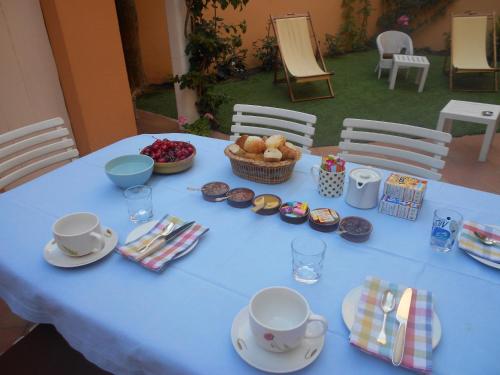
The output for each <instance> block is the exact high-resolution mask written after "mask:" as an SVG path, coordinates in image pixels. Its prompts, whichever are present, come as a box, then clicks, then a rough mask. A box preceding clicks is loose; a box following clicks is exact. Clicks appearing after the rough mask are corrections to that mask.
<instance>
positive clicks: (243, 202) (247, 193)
mask: <svg viewBox="0 0 500 375" xmlns="http://www.w3.org/2000/svg"><path fill="white" fill-rule="evenodd" d="M226 196H228V197H229V198H228V199H227V203H228V204H229V205H230V206H232V207H236V208H246V207H249V206H251V205H252V201H253V198H254V197H255V193H254V192H253V190H250V189H248V188H235V189H231V190H229V191H228V192H227V194H226Z"/></svg>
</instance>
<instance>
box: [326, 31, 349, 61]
mask: <svg viewBox="0 0 500 375" xmlns="http://www.w3.org/2000/svg"><path fill="white" fill-rule="evenodd" d="M325 42H326V55H327V56H330V57H334V56H339V55H343V54H344V53H345V50H344V49H343V47H342V46H341V45H340V43H339V35H338V34H337V35H332V34H325Z"/></svg>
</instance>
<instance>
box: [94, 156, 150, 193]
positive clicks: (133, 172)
mask: <svg viewBox="0 0 500 375" xmlns="http://www.w3.org/2000/svg"><path fill="white" fill-rule="evenodd" d="M153 166H154V160H153V159H152V158H150V157H149V156H147V155H141V154H135V155H123V156H119V157H117V158H115V159H113V160H110V161H108V162H107V163H106V166H105V167H104V168H105V170H106V174H107V175H108V177H109V179H110V180H111V181H113V182H114V183H115V184H116V185H117V186H119V187H121V188H122V189H127V188H129V187H132V186H136V185H143V184H145V183H146V181H148V180H149V178H150V177H151V174H152V173H153Z"/></svg>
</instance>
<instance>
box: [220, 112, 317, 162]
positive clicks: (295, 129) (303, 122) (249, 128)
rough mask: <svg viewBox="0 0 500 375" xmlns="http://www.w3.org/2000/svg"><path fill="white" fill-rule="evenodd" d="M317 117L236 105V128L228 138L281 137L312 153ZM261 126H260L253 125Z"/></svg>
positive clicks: (232, 127) (234, 123)
mask: <svg viewBox="0 0 500 375" xmlns="http://www.w3.org/2000/svg"><path fill="white" fill-rule="evenodd" d="M315 124H316V116H314V115H310V114H308V113H302V112H297V111H291V110H288V109H281V108H273V107H263V106H260V105H248V104H236V105H235V106H234V115H233V125H232V126H231V132H232V133H233V135H231V137H230V138H229V139H230V140H231V141H235V140H236V139H238V137H239V136H240V135H241V134H249V135H267V136H271V135H273V134H281V135H283V136H285V138H286V139H287V140H288V141H290V142H292V143H294V144H297V145H300V146H302V150H303V151H304V152H306V153H310V152H311V151H310V149H309V148H310V147H311V146H312V145H313V136H314V132H315V130H316V129H315V127H314V126H315ZM253 125H259V126H253Z"/></svg>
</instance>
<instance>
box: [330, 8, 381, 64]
mask: <svg viewBox="0 0 500 375" xmlns="http://www.w3.org/2000/svg"><path fill="white" fill-rule="evenodd" d="M371 12H372V6H371V2H370V0H342V24H341V26H340V30H339V32H338V33H337V34H336V35H331V34H326V44H327V54H328V55H339V54H343V53H347V52H352V51H362V50H365V49H366V47H367V40H368V36H367V25H368V17H369V16H370V14H371Z"/></svg>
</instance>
